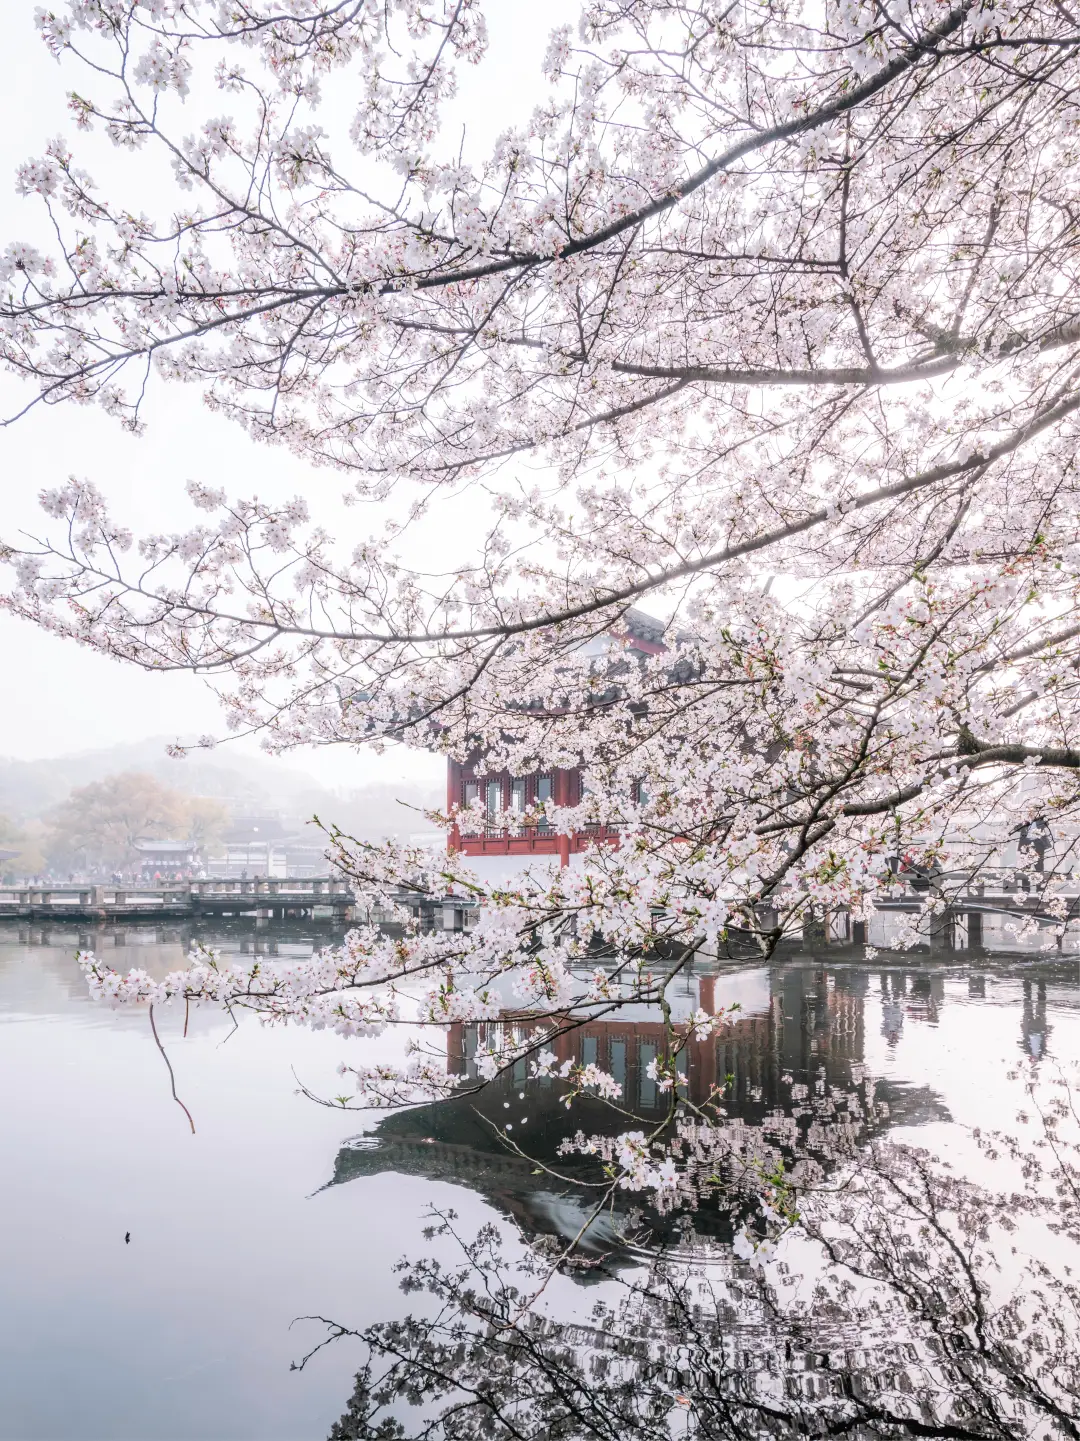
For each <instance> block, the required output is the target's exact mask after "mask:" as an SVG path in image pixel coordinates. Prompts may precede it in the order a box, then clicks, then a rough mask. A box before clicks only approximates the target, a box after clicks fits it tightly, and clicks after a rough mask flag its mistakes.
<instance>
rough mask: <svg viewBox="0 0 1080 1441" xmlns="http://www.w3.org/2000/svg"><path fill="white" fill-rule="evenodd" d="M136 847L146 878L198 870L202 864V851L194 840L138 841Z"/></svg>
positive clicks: (140, 868)
mask: <svg viewBox="0 0 1080 1441" xmlns="http://www.w3.org/2000/svg"><path fill="white" fill-rule="evenodd" d="M134 849H135V851H136V853H137V855H138V867H139V870H140V871H141V872H142V874H143V876H144V877H145V878H146V879H152V878H153V876H154V875H156V874H159V875H163V876H164V875H172V874H175V873H176V872H177V871H189V870H197V869H198V868H199V867H200V866H201V865H202V852H201V851H200V849H199V846H198V845H197V843H196V842H194V841H136V842H135V847H134Z"/></svg>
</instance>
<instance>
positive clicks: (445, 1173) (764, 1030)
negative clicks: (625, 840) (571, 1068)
mask: <svg viewBox="0 0 1080 1441" xmlns="http://www.w3.org/2000/svg"><path fill="white" fill-rule="evenodd" d="M119 935H120V939H121V940H122V942H123V944H122V945H117V944H116V943H115V937H113V938H110V937H106V938H104V942H103V949H104V950H105V952H106V954H108V956H109V959H110V960H112V961H113V963H114V964H117V963H118V962H119V961H121V960H122V961H124V963H125V964H127V963H131V964H139V965H145V966H146V967H147V968H148V969H151V970H158V969H163V968H166V967H171V966H175V965H178V964H180V963H181V961H182V958H183V953H184V947H183V946H182V944H181V940H180V938H179V937H176V938H173V939H170V938H168V937H167V936H165V937H162V936H161V935H158V934H156V933H154V932H152V931H147V932H127V933H123V932H121V933H119ZM207 939H218V940H220V938H214V937H207ZM78 943H79V938H78V937H77V936H76V935H75V934H74V933H72V934H71V935H67V934H65V933H63V932H52V933H41V932H36V933H34V934H30V933H28V932H23V933H21V934H20V932H19V931H18V930H17V929H14V928H13V929H10V930H7V931H3V932H0V1023H2V1030H0V1067H2V1068H3V1091H2V1094H3V1098H4V1105H3V1110H2V1113H0V1155H2V1157H3V1177H4V1179H3V1202H4V1204H3V1226H2V1227H0V1288H2V1294H3V1305H2V1307H0V1437H3V1438H11V1441H45V1438H49V1441H54V1438H55V1441H61V1438H62V1441H67V1438H71V1441H75V1438H78V1441H99V1438H100V1441H121V1438H133V1441H135V1438H137V1441H187V1438H195V1437H198V1438H207V1441H255V1438H259V1441H270V1438H284V1441H300V1438H318V1437H323V1436H326V1435H327V1433H328V1431H329V1429H330V1427H331V1425H332V1423H333V1422H334V1420H335V1419H336V1418H337V1417H338V1416H340V1414H341V1412H342V1409H343V1405H344V1402H345V1400H346V1398H347V1396H348V1395H349V1392H350V1390H351V1388H352V1377H353V1371H354V1369H355V1366H356V1355H355V1352H353V1351H351V1350H350V1347H349V1344H348V1342H343V1343H340V1344H338V1345H335V1346H333V1347H330V1348H328V1349H327V1350H326V1351H324V1352H322V1353H321V1354H320V1355H319V1356H318V1357H316V1358H315V1360H314V1361H313V1362H312V1363H311V1364H310V1365H309V1366H307V1367H306V1368H305V1369H304V1370H303V1371H292V1370H290V1363H291V1362H293V1361H294V1360H295V1359H297V1358H298V1357H299V1356H301V1355H302V1354H303V1353H304V1352H305V1351H306V1350H307V1349H308V1347H309V1345H311V1344H313V1343H314V1342H315V1341H316V1340H318V1339H320V1337H321V1334H322V1332H321V1331H320V1330H319V1328H318V1327H317V1326H316V1325H314V1323H311V1322H304V1321H298V1320H297V1318H299V1317H304V1316H310V1315H313V1314H314V1315H321V1316H330V1317H334V1318H336V1319H338V1320H341V1321H343V1322H345V1323H346V1324H349V1325H362V1324H366V1323H369V1322H371V1321H373V1320H378V1319H385V1318H391V1317H395V1316H400V1315H404V1314H405V1312H406V1311H408V1310H409V1309H410V1305H413V1306H414V1305H415V1301H414V1300H411V1299H410V1298H408V1297H405V1296H403V1295H402V1294H401V1291H400V1289H399V1284H398V1276H397V1274H396V1273H395V1271H394V1269H393V1266H394V1262H395V1261H396V1260H397V1258H398V1257H399V1256H401V1255H402V1254H406V1253H410V1254H414V1255H415V1254H416V1253H417V1251H418V1249H419V1248H421V1247H422V1246H423V1245H424V1244H425V1242H424V1241H423V1239H422V1230H423V1228H424V1227H425V1225H426V1224H427V1219H426V1212H427V1210H428V1208H429V1207H431V1206H432V1205H435V1206H438V1207H442V1208H445V1207H447V1206H452V1207H454V1208H455V1209H456V1211H457V1212H458V1213H459V1215H460V1217H461V1224H462V1226H463V1227H466V1228H467V1227H469V1226H476V1225H479V1224H480V1223H481V1222H482V1221H483V1220H485V1219H491V1218H496V1219H504V1218H507V1217H513V1218H514V1221H515V1223H516V1225H517V1226H519V1227H520V1228H521V1230H522V1231H523V1232H524V1233H525V1234H531V1233H535V1232H544V1231H547V1232H550V1233H552V1234H556V1235H563V1236H565V1235H567V1234H573V1231H574V1229H575V1228H576V1225H577V1224H579V1210H578V1209H575V1206H576V1204H577V1203H576V1202H575V1201H574V1200H573V1198H567V1197H565V1196H561V1195H560V1194H559V1193H558V1189H557V1188H556V1187H553V1186H552V1185H551V1183H550V1182H549V1181H546V1180H545V1178H541V1181H542V1182H543V1184H541V1181H536V1180H534V1179H533V1171H532V1168H531V1167H530V1166H528V1165H523V1164H522V1163H520V1162H519V1161H517V1160H515V1158H514V1157H513V1156H511V1155H509V1154H508V1153H506V1152H505V1148H501V1147H500V1145H499V1142H498V1138H497V1136H496V1134H495V1131H494V1129H493V1127H492V1126H490V1125H484V1124H480V1123H479V1122H477V1121H476V1119H475V1113H474V1112H471V1111H470V1112H469V1114H468V1115H466V1114H465V1113H464V1112H463V1111H461V1110H460V1109H459V1111H458V1112H457V1113H455V1112H454V1111H453V1110H451V1111H449V1112H442V1113H434V1112H432V1111H430V1110H425V1111H422V1112H418V1113H411V1114H406V1115H397V1116H393V1117H389V1118H380V1117H378V1116H370V1115H367V1116H358V1115H355V1114H342V1113H341V1112H335V1111H333V1110H328V1109H323V1108H321V1107H319V1106H317V1105H315V1104H313V1103H312V1102H311V1101H310V1100H308V1099H306V1098H305V1097H303V1096H302V1095H300V1094H298V1093H297V1087H298V1081H299V1082H302V1083H303V1084H304V1085H305V1086H307V1087H309V1088H310V1089H312V1090H314V1091H315V1092H317V1093H320V1094H330V1095H332V1094H334V1092H335V1091H336V1090H337V1089H338V1088H339V1085H340V1083H339V1082H338V1080H337V1078H336V1076H335V1067H336V1065H337V1063H338V1062H339V1061H340V1060H341V1059H343V1058H353V1059H355V1058H357V1057H359V1056H360V1054H361V1053H362V1052H363V1053H364V1054H365V1055H366V1056H367V1057H370V1056H371V1055H372V1053H373V1043H371V1042H363V1041H352V1042H345V1041H343V1040H341V1039H340V1038H338V1037H335V1036H333V1035H328V1034H310V1033H306V1032H303V1031H298V1030H294V1029H288V1030H268V1029H265V1028H263V1027H261V1026H259V1025H258V1024H257V1023H254V1022H251V1021H250V1020H247V1021H242V1022H241V1024H240V1026H239V1029H238V1030H237V1031H235V1033H231V1034H230V1031H231V1026H230V1023H229V1021H228V1019H227V1018H226V1017H223V1016H218V1015H214V1014H209V1013H198V1014H195V1015H193V1017H192V1020H191V1025H190V1028H189V1033H188V1036H187V1037H186V1039H185V1038H182V1037H181V1035H180V1026H181V1022H182V1018H181V1017H180V1016H172V1015H170V1016H168V1017H165V1018H163V1021H164V1023H163V1024H162V1025H161V1027H160V1029H161V1033H162V1039H163V1041H164V1042H165V1044H166V1046H167V1048H168V1051H169V1054H170V1057H171V1059H172V1063H173V1066H174V1068H175V1073H176V1083H177V1088H178V1092H179V1094H180V1096H181V1098H182V1099H183V1101H184V1102H185V1104H186V1105H187V1107H188V1108H189V1110H190V1111H191V1113H192V1115H193V1117H194V1119H195V1125H196V1133H195V1135H194V1136H193V1135H192V1134H191V1133H190V1130H189V1127H188V1124H187V1121H186V1120H185V1118H184V1116H183V1114H182V1112H181V1111H180V1110H179V1109H178V1108H177V1107H176V1106H175V1105H174V1103H173V1101H172V1098H171V1096H170V1093H169V1088H168V1077H167V1074H166V1072H165V1069H164V1066H163V1063H162V1058H161V1056H160V1054H159V1052H158V1050H157V1049H156V1047H155V1045H154V1042H153V1038H152V1036H151V1034H150V1032H149V1029H148V1026H147V1021H146V1017H145V1015H135V1014H127V1013H123V1012H115V1011H110V1010H107V1009H104V1008H102V1007H100V1006H97V1005H94V1004H92V1003H91V1002H90V1001H89V1000H88V999H87V997H86V995H85V991H84V986H83V982H82V978H81V975H80V973H79V971H78V969H77V967H76V965H75V963H74V958H73V954H74V951H75V949H76V945H77V944H78ZM98 943H99V944H102V942H101V941H100V940H99V942H98ZM225 944H226V946H227V947H232V948H234V949H241V948H247V949H248V950H250V948H251V945H252V944H253V942H252V940H251V938H250V937H248V938H245V937H242V936H240V935H239V934H233V935H232V936H231V937H228V938H226V940H225ZM110 946H112V947H113V949H114V950H115V951H116V952H117V953H118V954H117V955H115V956H114V955H113V954H112V953H111V952H110V950H109V947H110ZM310 949H311V940H310V938H305V937H304V936H303V934H301V933H290V932H288V931H286V930H283V931H282V932H281V935H280V938H279V942H278V950H279V953H285V952H291V953H294V954H306V953H308V952H309V951H310ZM710 984H711V985H712V986H713V988H714V995H715V1000H716V1002H717V1003H724V1002H725V1001H728V1000H730V999H731V998H733V997H734V998H738V999H739V1000H740V1003H741V1006H742V1016H741V1019H740V1020H739V1021H738V1023H737V1026H736V1028H735V1032H733V1034H732V1036H731V1037H730V1038H729V1040H728V1041H727V1042H725V1044H726V1045H727V1050H726V1051H724V1052H722V1053H719V1055H718V1058H717V1057H713V1058H712V1059H711V1060H710V1064H715V1065H717V1066H718V1067H719V1068H720V1071H721V1072H722V1073H724V1072H726V1073H727V1074H731V1075H732V1076H733V1077H734V1081H733V1092H732V1104H733V1107H734V1108H735V1109H736V1110H738V1108H739V1107H742V1108H743V1109H744V1111H745V1113H746V1114H747V1116H748V1118H749V1119H751V1120H752V1119H753V1117H754V1115H755V1114H756V1111H757V1108H759V1107H767V1106H768V1105H769V1103H770V1094H771V1088H772V1087H774V1085H775V1080H776V1077H777V1076H778V1075H779V1074H781V1073H784V1074H792V1075H794V1076H795V1078H796V1080H799V1079H800V1078H805V1079H806V1080H807V1081H812V1080H813V1078H814V1076H816V1075H819V1074H820V1075H824V1074H825V1072H829V1074H830V1075H832V1074H834V1073H835V1074H837V1075H840V1073H841V1072H842V1071H843V1069H844V1068H845V1067H848V1068H850V1067H851V1066H853V1065H858V1066H863V1065H865V1067H866V1068H867V1070H868V1071H869V1072H870V1073H871V1074H872V1075H874V1076H875V1077H877V1078H879V1080H880V1083H881V1092H882V1094H883V1095H884V1096H886V1097H887V1099H888V1104H889V1115H890V1124H891V1125H892V1126H893V1128H894V1129H895V1131H896V1132H897V1134H902V1135H908V1136H912V1137H915V1136H917V1137H919V1138H920V1139H921V1140H922V1141H923V1142H925V1143H926V1144H927V1145H929V1146H930V1147H931V1148H932V1149H935V1150H946V1149H947V1150H950V1151H951V1152H952V1153H953V1154H955V1155H958V1156H962V1155H964V1154H966V1152H965V1146H966V1145H967V1140H966V1138H967V1137H968V1136H969V1134H970V1132H969V1128H970V1127H972V1126H986V1125H988V1124H991V1125H992V1124H994V1123H995V1122H996V1121H998V1120H1000V1119H1001V1118H1003V1117H1004V1116H1005V1115H1006V1114H1011V1112H1012V1111H1013V1110H1015V1107H1016V1104H1017V1095H1018V1093H1017V1082H1016V1080H1015V1072H1016V1068H1017V1066H1018V1065H1019V1066H1028V1067H1031V1066H1035V1067H1040V1066H1043V1067H1045V1066H1053V1065H1055V1064H1057V1063H1058V1062H1059V1061H1062V1060H1075V1059H1077V1058H1078V1057H1080V976H1078V968H1077V962H1076V961H1075V959H1072V958H1054V957H1046V956H1036V955H1027V956H1024V955H1018V956H1013V957H998V958H991V957H966V958H965V957H944V958H931V957H928V956H920V957H916V956H907V957H900V958H897V957H893V958H888V957H884V956H882V957H879V958H878V959H877V961H876V962H875V964H874V965H873V966H870V967H868V966H866V965H865V964H863V963H861V962H860V961H859V959H858V957H857V955H856V954H855V953H854V952H849V951H847V950H839V949H838V950H837V951H835V952H833V953H829V954H825V955H816V956H792V957H789V958H787V959H785V960H783V961H782V962H779V963H778V964H776V965H774V966H771V967H769V968H760V967H756V968H754V967H747V968H743V969H742V970H733V971H731V972H730V973H725V974H722V975H719V976H717V977H716V978H715V980H714V981H711V982H710ZM695 987H698V988H699V987H700V978H698V979H696V980H693V979H692V980H691V982H690V983H689V984H688V987H687V1004H690V1003H691V1002H693V1001H696V999H697V996H698V991H697V990H695ZM398 1044H399V1042H398V1041H397V1040H396V1039H394V1040H387V1041H382V1040H380V1041H378V1042H376V1043H374V1050H375V1053H378V1051H379V1048H383V1051H384V1053H385V1054H387V1055H389V1054H391V1053H392V1052H396V1047H397V1045H398ZM651 1044H652V1042H651V1040H650V1032H649V1029H648V1025H647V1023H645V1022H642V1023H640V1024H639V1023H635V1022H628V1023H626V1024H624V1025H623V1026H622V1027H621V1029H616V1030H612V1031H611V1033H610V1034H606V1035H602V1036H600V1037H599V1038H590V1037H588V1036H586V1037H585V1038H584V1039H583V1040H582V1041H581V1045H582V1046H585V1047H588V1046H590V1045H592V1046H594V1048H595V1049H594V1050H593V1051H592V1052H590V1053H589V1054H590V1055H593V1056H595V1057H596V1058H597V1059H598V1060H600V1061H601V1062H602V1063H604V1064H607V1065H609V1066H611V1067H612V1069H617V1068H618V1067H622V1068H623V1074H624V1076H625V1080H626V1085H627V1088H628V1094H630V1093H631V1092H633V1094H634V1096H635V1097H636V1100H637V1102H638V1104H639V1105H641V1106H642V1107H644V1108H645V1109H646V1110H647V1108H648V1106H649V1105H650V1104H651V1102H652V1099H653V1098H652V1097H651V1096H650V1095H649V1094H647V1086H648V1083H647V1080H646V1078H645V1068H646V1064H647V1060H648V1058H649V1056H650V1054H651V1052H650V1051H649V1047H650V1045H651ZM466 1049H467V1044H466ZM586 1058H588V1057H586ZM462 1066H463V1068H465V1067H467V1057H466V1058H464V1059H463V1060H462ZM517 1084H518V1082H517V1081H516V1080H511V1081H510V1082H508V1083H507V1084H506V1085H505V1086H504V1087H503V1089H502V1090H500V1091H496V1092H493V1093H492V1095H491V1096H490V1097H489V1099H488V1101H487V1102H486V1103H485V1105H487V1106H488V1107H489V1108H490V1115H491V1116H501V1115H502V1114H503V1113H504V1112H505V1114H506V1115H510V1114H513V1115H514V1116H515V1118H516V1119H517V1118H520V1125H519V1130H518V1133H517V1134H518V1137H520V1138H521V1142H520V1143H521V1145H522V1147H523V1149H525V1150H529V1149H530V1148H531V1147H536V1148H538V1149H540V1150H543V1149H544V1148H545V1147H547V1146H550V1144H551V1143H552V1141H553V1137H552V1135H551V1126H552V1121H551V1116H550V1113H549V1112H550V1108H549V1111H545V1106H544V1103H543V1100H542V1098H541V1099H540V1100H539V1101H538V1102H537V1103H536V1104H534V1103H533V1100H532V1099H531V1098H530V1099H529V1100H528V1101H527V1102H521V1101H520V1099H519V1094H518V1092H517V1090H516V1086H517ZM527 1112H530V1113H531V1115H529V1114H526V1113H527ZM127 1233H130V1237H131V1239H130V1243H128V1242H126V1241H125V1235H126V1234H127ZM587 1290H588V1288H587V1287H583V1286H581V1285H580V1284H579V1283H577V1282H575V1281H574V1280H573V1279H570V1278H567V1277H562V1276H560V1277H557V1278H556V1281H555V1283H554V1284H553V1287H552V1296H551V1300H552V1304H554V1305H555V1306H557V1307H562V1308H563V1310H564V1311H565V1312H567V1313H570V1312H573V1310H574V1308H575V1307H579V1306H581V1305H582V1304H583V1303H582V1301H581V1299H580V1298H581V1296H582V1294H583V1293H584V1292H585V1291H587Z"/></svg>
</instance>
